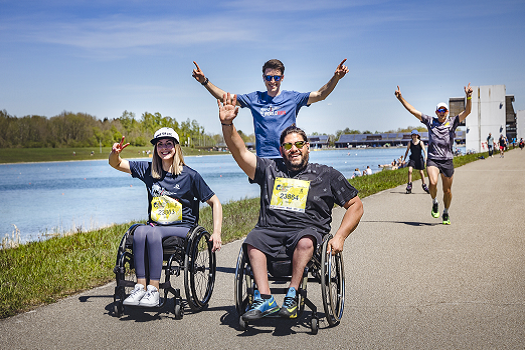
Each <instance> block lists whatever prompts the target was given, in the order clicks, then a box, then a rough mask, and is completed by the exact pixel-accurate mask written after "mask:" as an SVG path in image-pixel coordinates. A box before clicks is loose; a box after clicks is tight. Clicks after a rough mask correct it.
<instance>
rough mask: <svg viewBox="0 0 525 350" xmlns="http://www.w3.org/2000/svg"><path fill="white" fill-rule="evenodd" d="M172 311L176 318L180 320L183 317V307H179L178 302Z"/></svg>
mask: <svg viewBox="0 0 525 350" xmlns="http://www.w3.org/2000/svg"><path fill="white" fill-rule="evenodd" d="M173 313H174V314H175V319H176V320H182V318H183V317H184V309H183V308H182V307H181V305H180V303H176V304H175V307H174V310H173Z"/></svg>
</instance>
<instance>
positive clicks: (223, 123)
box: [221, 123, 233, 126]
mask: <svg viewBox="0 0 525 350" xmlns="http://www.w3.org/2000/svg"><path fill="white" fill-rule="evenodd" d="M221 124H222V125H224V126H232V125H233V123H231V124H224V123H221Z"/></svg>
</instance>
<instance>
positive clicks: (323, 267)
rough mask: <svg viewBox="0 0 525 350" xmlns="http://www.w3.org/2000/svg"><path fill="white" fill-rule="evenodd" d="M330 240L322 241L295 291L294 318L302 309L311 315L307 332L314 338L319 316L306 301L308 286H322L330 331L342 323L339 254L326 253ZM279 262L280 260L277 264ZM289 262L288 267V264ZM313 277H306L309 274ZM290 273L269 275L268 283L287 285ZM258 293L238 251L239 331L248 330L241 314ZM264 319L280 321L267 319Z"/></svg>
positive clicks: (342, 286) (342, 276)
mask: <svg viewBox="0 0 525 350" xmlns="http://www.w3.org/2000/svg"><path fill="white" fill-rule="evenodd" d="M330 239H332V235H331V234H328V235H326V236H325V237H324V239H323V244H322V245H321V246H320V248H319V249H318V250H317V251H316V252H315V253H314V255H313V257H312V259H311V260H310V262H309V263H308V264H307V266H306V268H305V270H304V273H303V279H302V282H301V285H300V286H299V290H298V291H297V295H298V297H299V300H298V307H299V312H298V315H297V318H299V317H301V315H302V313H303V311H304V308H305V305H306V306H308V308H309V309H310V310H311V311H312V315H311V317H310V328H311V330H312V333H313V334H317V332H318V331H319V315H318V313H317V307H316V306H315V305H314V304H313V303H312V302H311V301H310V299H308V297H307V290H306V289H307V283H308V282H318V283H320V284H321V294H322V299H323V308H324V311H325V317H326V319H327V321H328V324H329V326H330V327H333V326H336V325H338V324H339V322H340V321H341V318H342V317H343V311H344V300H345V273H344V264H343V256H342V254H336V255H332V253H331V252H329V253H327V252H326V251H327V247H328V241H329V240H330ZM277 261H279V260H277ZM285 261H286V262H288V265H289V267H291V261H290V260H285ZM273 262H275V261H271V260H269V261H268V265H269V270H272V268H271V264H272V263H273ZM309 272H310V274H311V275H312V277H308V273H309ZM290 276H291V269H290V268H288V271H287V273H284V274H283V275H277V276H274V275H273V273H272V272H271V271H270V273H269V275H268V280H269V282H273V281H279V282H287V281H289V280H290ZM255 289H257V285H256V284H255V280H254V278H253V272H252V269H251V266H250V264H249V261H248V257H247V256H246V254H245V252H244V249H243V247H241V249H240V251H239V256H238V258H237V266H236V268H235V309H236V310H237V313H238V315H239V327H240V329H241V330H246V329H247V328H248V322H246V321H244V320H243V319H242V314H243V313H244V312H246V310H248V309H249V307H250V305H251V304H252V302H253V292H254V290H255ZM270 290H271V292H272V293H276V294H286V292H287V291H288V288H275V287H272V286H270ZM267 317H270V318H271V317H279V316H274V315H270V316H267Z"/></svg>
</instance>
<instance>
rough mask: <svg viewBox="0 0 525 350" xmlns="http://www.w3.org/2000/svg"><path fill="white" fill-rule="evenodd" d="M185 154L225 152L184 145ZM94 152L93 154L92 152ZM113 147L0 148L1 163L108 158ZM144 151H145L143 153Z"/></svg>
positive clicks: (135, 154) (131, 149) (138, 150)
mask: <svg viewBox="0 0 525 350" xmlns="http://www.w3.org/2000/svg"><path fill="white" fill-rule="evenodd" d="M148 150H149V151H153V146H144V147H135V146H128V147H126V149H124V151H122V157H123V158H140V157H144V156H145V157H147V155H146V154H145V152H147V151H148ZM182 151H183V153H184V155H185V156H197V155H211V154H224V153H222V152H218V151H207V150H200V149H195V148H190V147H183V148H182ZM91 152H93V154H92V153H91ZM110 152H111V147H102V150H101V149H100V148H99V147H91V148H90V147H83V148H81V147H78V148H0V163H22V162H63V161H70V160H89V159H108V156H109V153H110ZM143 152H144V153H143Z"/></svg>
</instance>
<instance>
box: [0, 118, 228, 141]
mask: <svg viewBox="0 0 525 350" xmlns="http://www.w3.org/2000/svg"><path fill="white" fill-rule="evenodd" d="M161 127H170V128H173V129H174V130H175V131H176V132H177V133H178V134H179V137H180V143H181V144H182V145H185V146H190V147H196V146H201V147H210V146H214V145H215V144H216V143H217V142H218V141H220V140H217V137H216V136H214V135H207V134H205V130H204V127H202V126H200V125H199V123H198V122H197V121H196V120H190V119H189V118H188V119H187V120H186V121H183V122H180V123H179V122H178V121H177V120H176V119H175V118H171V117H167V116H166V117H163V116H162V115H161V114H160V113H153V114H152V113H148V112H145V113H143V114H142V116H141V117H140V118H138V119H137V118H136V117H135V114H134V113H132V112H128V111H124V112H123V113H122V115H121V116H120V117H119V118H116V119H108V118H104V119H103V120H100V119H97V118H96V117H94V116H92V115H89V114H85V113H72V112H65V111H64V112H62V113H61V114H59V115H57V116H54V117H51V118H47V117H44V116H39V115H28V116H24V117H21V118H18V117H15V116H12V115H9V114H8V113H7V111H6V110H2V111H0V148H16V147H23V148H58V147H94V146H100V145H102V146H105V147H109V146H112V145H113V143H115V142H119V141H120V140H121V139H122V135H126V142H129V143H130V144H131V145H133V146H146V145H148V144H149V140H150V139H151V135H153V133H154V132H155V131H156V130H158V129H159V128H161Z"/></svg>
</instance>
